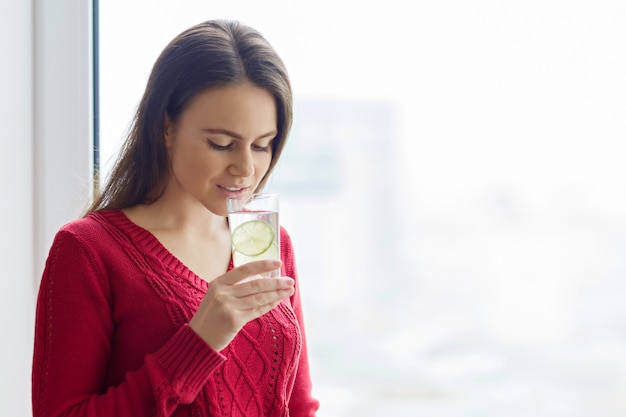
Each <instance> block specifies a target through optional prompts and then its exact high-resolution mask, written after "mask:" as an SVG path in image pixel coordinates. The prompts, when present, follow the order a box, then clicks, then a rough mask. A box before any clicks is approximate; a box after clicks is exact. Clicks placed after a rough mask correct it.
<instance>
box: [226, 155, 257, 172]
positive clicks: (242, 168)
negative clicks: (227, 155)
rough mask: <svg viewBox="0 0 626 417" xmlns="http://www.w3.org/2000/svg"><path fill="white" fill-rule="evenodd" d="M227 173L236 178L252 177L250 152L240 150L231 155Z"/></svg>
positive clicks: (252, 167) (252, 169)
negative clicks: (231, 158)
mask: <svg viewBox="0 0 626 417" xmlns="http://www.w3.org/2000/svg"><path fill="white" fill-rule="evenodd" d="M229 172H230V174H231V175H234V176H236V177H243V178H248V177H251V176H252V175H254V158H253V155H252V151H251V150H249V149H248V150H241V152H237V153H234V154H233V160H232V161H231V164H230V166H229Z"/></svg>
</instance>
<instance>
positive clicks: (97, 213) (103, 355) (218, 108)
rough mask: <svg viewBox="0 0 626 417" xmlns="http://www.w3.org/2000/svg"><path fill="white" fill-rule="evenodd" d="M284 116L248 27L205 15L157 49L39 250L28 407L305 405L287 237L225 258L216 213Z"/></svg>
mask: <svg viewBox="0 0 626 417" xmlns="http://www.w3.org/2000/svg"><path fill="white" fill-rule="evenodd" d="M291 121H292V98H291V88H290V84H289V79H288V76H287V72H286V70H285V67H284V64H283V63H282V61H281V60H280V58H279V57H278V55H277V54H276V52H275V51H274V50H273V49H272V47H271V46H270V45H269V44H268V43H267V41H266V40H265V39H264V38H263V37H262V36H261V35H260V34H259V33H258V32H256V31H255V30H253V29H251V28H249V27H246V26H244V25H241V24H238V23H236V22H229V21H208V22H205V23H202V24H199V25H197V26H194V27H192V28H190V29H188V30H186V31H185V32H183V33H181V34H180V35H179V36H177V37H176V38H175V39H174V40H173V41H172V42H171V43H170V44H169V45H168V46H167V47H166V48H165V49H164V51H163V52H162V54H161V56H160V57H159V58H158V60H157V62H156V63H155V65H154V68H153V70H152V74H151V76H150V79H149V81H148V84H147V87H146V91H145V93H144V96H143V98H142V100H141V103H140V105H139V107H138V109H137V113H136V115H135V119H134V122H133V126H132V129H131V131H130V134H129V136H128V138H127V141H126V144H125V146H124V148H123V150H122V152H121V153H120V156H119V158H118V160H117V163H116V165H115V167H114V169H113V171H112V174H111V176H110V179H109V181H108V182H107V184H106V185H105V187H104V189H103V191H102V193H101V194H100V195H99V196H97V197H96V198H95V200H94V202H93V204H92V206H91V207H90V209H89V210H88V213H87V215H86V216H85V217H83V218H81V219H78V220H76V221H73V222H71V223H69V224H67V225H65V226H64V227H63V228H62V229H61V230H60V231H59V232H58V233H57V235H56V237H55V240H54V242H53V244H52V248H51V249H50V254H49V257H48V260H47V262H46V268H45V271H44V274H43V278H42V282H41V287H40V290H39V298H38V303H37V322H36V334H35V352H34V362H33V413H34V417H43V416H46V417H57V416H116V417H121V416H132V417H143V416H194V417H199V416H229V417H230V416H246V417H251V416H295V417H299V416H314V415H315V412H316V410H317V408H318V402H317V401H316V400H315V399H313V398H312V397H311V382H310V377H309V369H308V361H307V350H306V343H305V337H304V332H303V326H302V324H303V320H302V308H301V301H300V297H299V292H298V285H297V276H296V267H295V263H294V255H293V250H292V246H291V243H290V240H289V236H288V235H287V234H286V232H285V230H284V229H283V230H281V236H280V240H281V259H282V262H281V261H258V262H253V263H249V264H247V265H244V266H241V267H238V268H233V267H232V261H231V255H230V246H231V243H230V234H229V230H228V224H227V219H226V216H227V212H226V198H227V197H228V196H231V195H241V194H251V193H253V192H254V191H258V190H260V189H261V188H262V187H263V185H264V183H265V182H266V180H267V178H268V176H269V175H270V173H271V171H272V169H273V167H274V166H275V164H276V162H277V160H278V157H279V156H280V153H281V151H282V149H283V146H284V145H285V140H286V138H287V135H288V132H289V128H290V126H291ZM279 266H280V268H281V275H283V277H282V278H278V279H257V280H248V281H247V279H248V278H250V277H254V276H256V275H258V274H262V273H265V272H268V271H271V270H274V269H276V268H277V267H279ZM240 281H246V282H243V283H239V282H240Z"/></svg>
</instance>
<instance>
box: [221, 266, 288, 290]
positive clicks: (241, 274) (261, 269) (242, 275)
mask: <svg viewBox="0 0 626 417" xmlns="http://www.w3.org/2000/svg"><path fill="white" fill-rule="evenodd" d="M281 265H282V262H281V261H279V260H263V261H254V262H249V263H247V264H245V265H242V266H239V267H237V268H234V269H233V270H232V271H230V272H229V273H227V274H225V275H223V276H222V277H221V279H220V281H222V282H223V283H224V284H230V285H233V284H236V283H238V282H240V281H243V280H245V279H247V278H251V277H254V276H256V275H261V274H265V273H268V272H271V271H275V270H276V269H278V268H280V266H281Z"/></svg>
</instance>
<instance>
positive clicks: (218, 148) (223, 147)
mask: <svg viewBox="0 0 626 417" xmlns="http://www.w3.org/2000/svg"><path fill="white" fill-rule="evenodd" d="M208 142H209V146H210V147H211V149H214V150H216V151H227V150H229V149H230V148H231V147H232V146H233V144H232V143H229V144H228V145H220V144H217V143H215V142H213V141H211V140H209V141H208Z"/></svg>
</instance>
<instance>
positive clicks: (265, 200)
mask: <svg viewBox="0 0 626 417" xmlns="http://www.w3.org/2000/svg"><path fill="white" fill-rule="evenodd" d="M226 205H227V208H228V224H229V227H230V234H231V240H232V251H233V264H234V266H235V267H238V266H241V265H243V264H246V263H248V262H251V261H258V260H262V259H280V228H279V223H278V195H277V194H269V193H260V194H253V195H251V196H250V195H247V196H242V197H231V198H228V199H227V203H226ZM263 276H264V277H266V278H272V277H273V278H276V277H278V276H280V270H278V269H277V270H275V271H272V272H270V273H267V274H263Z"/></svg>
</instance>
